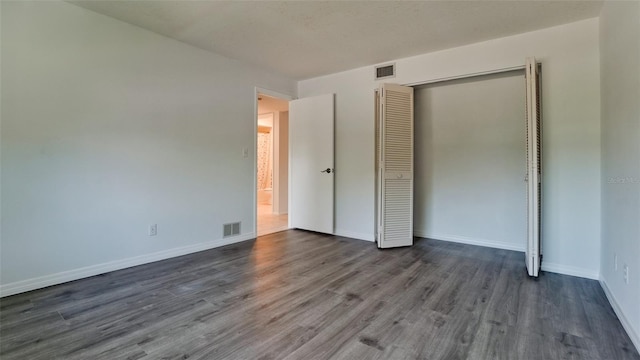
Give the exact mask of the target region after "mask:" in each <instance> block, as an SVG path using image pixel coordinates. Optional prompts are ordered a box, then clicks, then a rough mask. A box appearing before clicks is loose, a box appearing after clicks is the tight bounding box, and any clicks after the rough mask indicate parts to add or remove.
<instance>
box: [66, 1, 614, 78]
mask: <svg viewBox="0 0 640 360" xmlns="http://www.w3.org/2000/svg"><path fill="white" fill-rule="evenodd" d="M70 2H71V3H73V4H76V5H79V6H81V7H84V8H87V9H90V10H93V11H96V12H98V13H101V14H104V15H108V16H111V17H114V18H116V19H119V20H122V21H125V22H128V23H130V24H134V25H137V26H140V27H142V28H146V29H148V30H151V31H154V32H156V33H159V34H162V35H166V36H168V37H171V38H174V39H177V40H180V41H183V42H186V43H188V44H191V45H194V46H197V47H199V48H202V49H205V50H210V51H213V52H215V53H218V54H220V55H224V56H226V57H229V58H233V59H237V60H240V61H243V62H246V63H251V64H255V65H258V66H260V67H262V68H265V69H268V70H270V71H272V72H276V73H279V74H282V75H285V76H288V77H291V78H293V79H298V80H300V79H306V78H311V77H315V76H319V75H325V74H330V73H334V72H338V71H343V70H348V69H352V68H356V67H360V66H365V65H372V64H377V63H382V62H385V61H389V60H393V59H397V58H402V57H407V56H413V55H418V54H423V53H427V52H431V51H436V50H441V49H446V48H451V47H456V46H461V45H465V44H471V43H475V42H479V41H483V40H489V39H494V38H499V37H504V36H509V35H513V34H518V33H523V32H527V31H532V30H537V29H542V28H546V27H550V26H554V25H560V24H564V23H569V22H573V21H578V20H582V19H587V18H593V17H596V16H598V14H599V12H600V8H601V6H602V1H580V0H578V1H515V0H513V1H484V0H480V1H291V2H288V1H140V0H138V1H126V0H125V1H113V0H107V1H95V0H92V1H70Z"/></svg>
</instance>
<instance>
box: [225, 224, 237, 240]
mask: <svg viewBox="0 0 640 360" xmlns="http://www.w3.org/2000/svg"><path fill="white" fill-rule="evenodd" d="M235 235H240V223H239V222H236V223H231V224H224V226H223V230H222V237H228V236H235Z"/></svg>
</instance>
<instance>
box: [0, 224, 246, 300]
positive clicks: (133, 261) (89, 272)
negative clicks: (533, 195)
mask: <svg viewBox="0 0 640 360" xmlns="http://www.w3.org/2000/svg"><path fill="white" fill-rule="evenodd" d="M255 237H256V236H255V233H247V234H241V235H238V236H234V237H228V238H224V239H217V240H212V241H207V242H203V243H199V244H194V245H187V246H183V247H179V248H174V249H169V250H163V251H158V252H155V253H152V254H146V255H140V256H135V257H131V258H127V259H122V260H115V261H110V262H106V263H102V264H98V265H91V266H86V267H82V268H78V269H73V270H67V271H63V272H59V273H56V274H51V275H44V276H39V277H36V278H32V279H27V280H21V281H16V282H13V283H8V284H3V285H0V297H5V296H9V295H15V294H19V293H23V292H27V291H31V290H36V289H40V288H44V287H47V286H52V285H58V284H62V283H66V282H69V281H73V280H78V279H82V278H86V277H90V276H94V275H99V274H104V273H107V272H111V271H115V270H120V269H125V268H129V267H133V266H138V265H143V264H148V263H152V262H155V261H159V260H164V259H169V258H173V257H177V256H182V255H187V254H191V253H195V252H199V251H203V250H209V249H213V248H216V247H220V246H225V245H230V244H234V243H238V242H241V241H246V240H250V239H253V238H255Z"/></svg>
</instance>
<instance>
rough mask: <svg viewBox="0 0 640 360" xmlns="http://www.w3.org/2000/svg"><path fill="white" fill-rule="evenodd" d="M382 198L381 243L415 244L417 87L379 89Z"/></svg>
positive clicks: (390, 85) (387, 244)
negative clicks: (414, 104)
mask: <svg viewBox="0 0 640 360" xmlns="http://www.w3.org/2000/svg"><path fill="white" fill-rule="evenodd" d="M378 93H379V94H380V101H379V102H380V113H381V114H382V115H381V116H380V117H379V118H380V119H379V121H380V126H379V128H380V129H381V134H380V144H381V145H382V146H381V149H380V153H381V155H380V161H381V163H380V164H379V171H380V173H381V191H380V192H379V194H380V195H379V196H380V197H381V199H379V201H378V202H377V204H378V206H380V209H379V228H378V236H377V239H378V246H379V247H382V248H387V247H397V246H409V245H412V244H413V88H411V87H406V86H399V85H393V84H384V85H382V87H381V88H380V89H379V91H378Z"/></svg>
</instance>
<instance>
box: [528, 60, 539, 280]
mask: <svg viewBox="0 0 640 360" xmlns="http://www.w3.org/2000/svg"><path fill="white" fill-rule="evenodd" d="M525 80H526V96H527V100H526V107H527V109H526V114H527V175H526V178H525V180H526V182H527V248H526V253H525V256H526V265H527V272H528V273H529V276H535V277H537V276H538V274H539V272H540V263H541V254H540V217H541V190H542V189H541V174H542V173H541V154H542V136H541V131H542V122H541V114H540V112H541V108H540V73H539V71H538V64H537V63H536V59H535V58H527V61H526V66H525Z"/></svg>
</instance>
